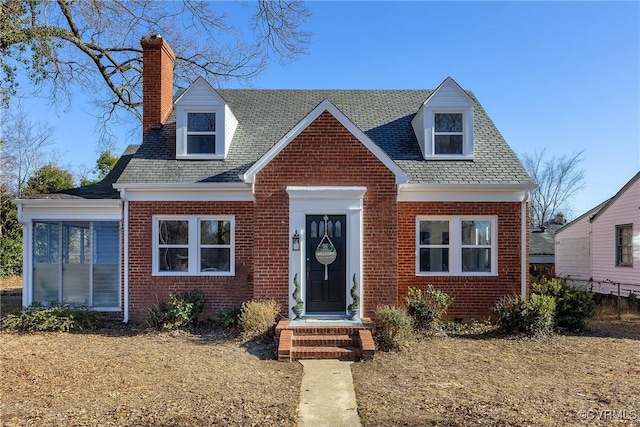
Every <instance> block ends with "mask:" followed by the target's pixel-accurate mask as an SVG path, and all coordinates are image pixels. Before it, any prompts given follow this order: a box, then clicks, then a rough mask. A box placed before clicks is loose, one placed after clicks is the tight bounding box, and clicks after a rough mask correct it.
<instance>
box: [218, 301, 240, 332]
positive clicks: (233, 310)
mask: <svg viewBox="0 0 640 427" xmlns="http://www.w3.org/2000/svg"><path fill="white" fill-rule="evenodd" d="M240 313H242V311H241V309H240V306H238V305H232V306H231V307H228V308H225V309H224V310H220V312H219V313H218V319H220V323H221V324H222V326H224V327H225V328H235V327H237V326H238V325H239V324H240Z"/></svg>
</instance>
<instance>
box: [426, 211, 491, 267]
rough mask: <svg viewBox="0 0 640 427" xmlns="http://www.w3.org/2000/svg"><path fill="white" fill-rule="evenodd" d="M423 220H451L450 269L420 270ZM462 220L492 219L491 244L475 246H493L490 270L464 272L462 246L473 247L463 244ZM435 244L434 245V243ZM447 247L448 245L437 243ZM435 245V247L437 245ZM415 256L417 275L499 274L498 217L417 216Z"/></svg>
mask: <svg viewBox="0 0 640 427" xmlns="http://www.w3.org/2000/svg"><path fill="white" fill-rule="evenodd" d="M421 221H449V245H448V247H449V271H433V272H430V271H420V247H421V246H423V247H424V246H425V245H420V222H421ZM462 221H491V246H488V245H486V246H485V245H481V246H473V247H480V248H481V247H490V248H491V271H490V272H480V271H478V272H476V271H471V272H463V271H462V248H463V247H472V246H468V245H464V246H463V245H462ZM432 246H433V245H432ZM435 246H442V247H445V246H446V245H435ZM435 246H433V247H435ZM415 248H416V249H415V258H416V276H467V277H468V276H497V275H498V217H497V216H494V215H465V216H453V215H451V216H446V215H445V216H432V215H420V216H416V225H415Z"/></svg>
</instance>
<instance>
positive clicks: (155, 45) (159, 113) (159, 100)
mask: <svg viewBox="0 0 640 427" xmlns="http://www.w3.org/2000/svg"><path fill="white" fill-rule="evenodd" d="M140 44H141V45H142V103H143V104H142V138H143V139H144V138H145V137H146V136H147V132H149V130H150V129H153V128H156V127H159V126H161V125H163V124H164V122H165V121H166V120H167V117H169V114H171V110H172V109H173V63H174V61H175V59H176V56H175V55H174V53H173V50H171V46H169V43H167V42H166V40H164V39H163V38H162V36H161V35H159V34H158V35H156V34H153V35H149V36H144V37H143V38H142V40H140Z"/></svg>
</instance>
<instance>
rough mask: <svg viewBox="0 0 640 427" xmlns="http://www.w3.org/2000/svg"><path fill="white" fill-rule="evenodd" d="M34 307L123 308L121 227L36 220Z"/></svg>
mask: <svg viewBox="0 0 640 427" xmlns="http://www.w3.org/2000/svg"><path fill="white" fill-rule="evenodd" d="M32 280H33V302H35V303H40V304H42V305H45V306H47V305H51V304H70V305H84V306H89V307H93V308H96V309H107V310H110V309H117V308H118V307H119V306H120V223H119V222H117V221H93V222H92V221H64V222H56V221H52V222H49V221H35V222H34V223H33V278H32Z"/></svg>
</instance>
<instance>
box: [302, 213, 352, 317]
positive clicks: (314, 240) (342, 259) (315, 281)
mask: <svg viewBox="0 0 640 427" xmlns="http://www.w3.org/2000/svg"><path fill="white" fill-rule="evenodd" d="M325 219H326V220H325ZM346 222H347V221H346V216H345V215H327V216H326V217H325V215H307V221H306V227H307V228H306V244H307V246H306V256H307V260H306V264H307V265H306V273H307V275H306V278H307V280H306V298H305V305H306V307H307V309H306V312H307V313H314V312H315V313H318V312H341V313H344V312H345V310H346V293H347V291H346V289H347V288H346V284H347V280H346V279H347V265H346V264H347V262H346V261H347V239H346V235H347V233H346V232H347V229H346V225H347V224H346ZM325 232H326V237H325ZM329 241H330V242H331V243H333V246H334V247H335V249H336V258H335V261H333V262H332V263H330V264H328V265H326V266H325V264H322V263H321V262H320V261H319V260H318V259H317V257H316V249H317V248H318V245H320V244H321V243H323V244H324V243H328V242H329ZM323 246H324V245H323ZM325 262H326V261H325Z"/></svg>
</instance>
